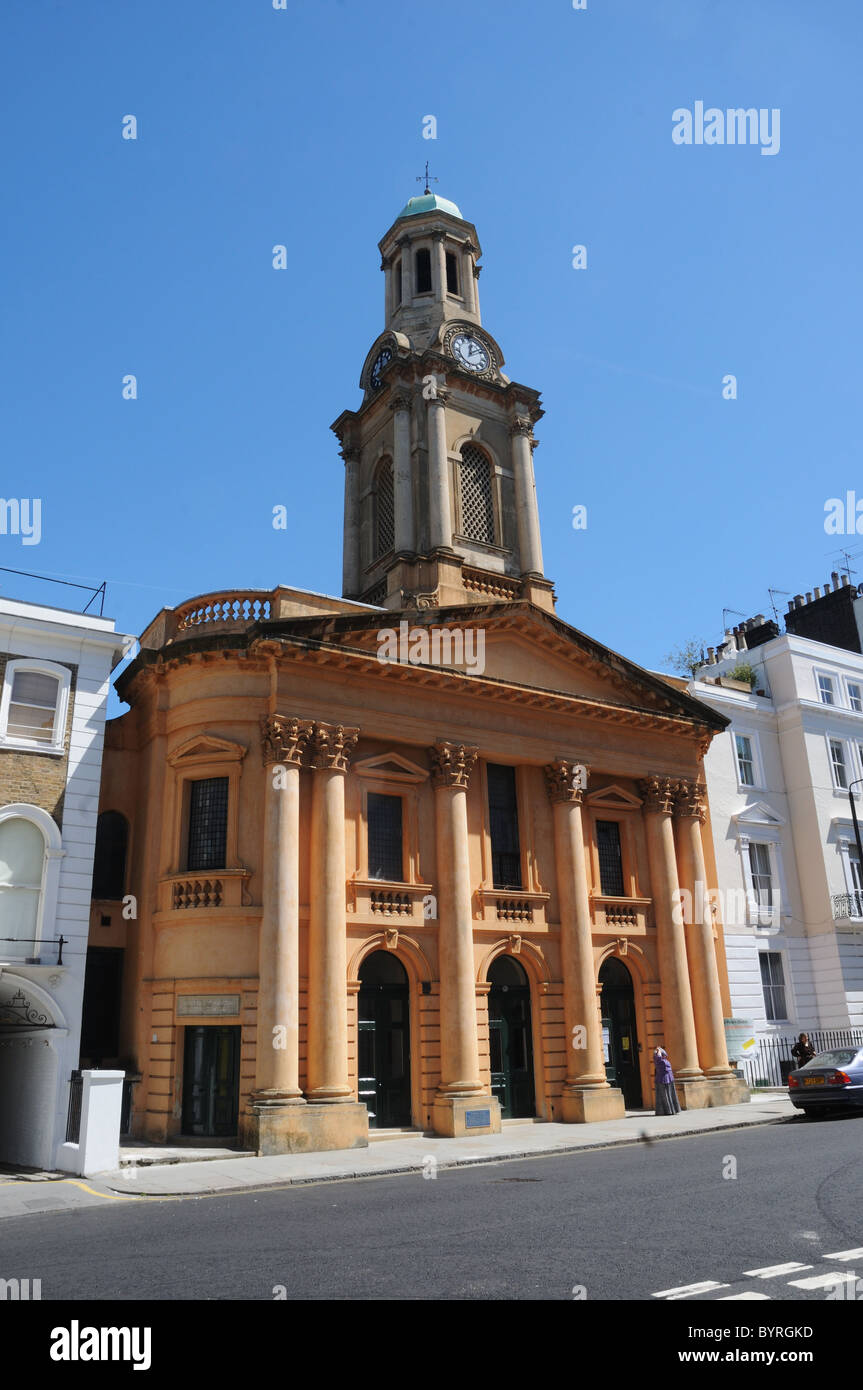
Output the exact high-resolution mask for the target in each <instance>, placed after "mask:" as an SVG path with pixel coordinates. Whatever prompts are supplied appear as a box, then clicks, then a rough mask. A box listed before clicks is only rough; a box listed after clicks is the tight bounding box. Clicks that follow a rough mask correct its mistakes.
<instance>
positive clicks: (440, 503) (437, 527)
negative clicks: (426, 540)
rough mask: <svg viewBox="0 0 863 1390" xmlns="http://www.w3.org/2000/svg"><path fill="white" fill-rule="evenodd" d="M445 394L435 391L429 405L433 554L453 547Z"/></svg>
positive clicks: (430, 510)
mask: <svg viewBox="0 0 863 1390" xmlns="http://www.w3.org/2000/svg"><path fill="white" fill-rule="evenodd" d="M447 399H448V392H446V391H444V390H442V389H441V388H440V387H438V390H437V395H435V396H432V398H431V400H430V401H429V403H428V446H429V512H430V516H429V529H430V533H431V534H430V540H431V548H432V550H437V549H440V548H441V547H442V546H445V547H447V549H449V548H450V547H451V546H452V531H453V527H452V503H451V502H450V490H449V458H448V456H447V447H446V402H447Z"/></svg>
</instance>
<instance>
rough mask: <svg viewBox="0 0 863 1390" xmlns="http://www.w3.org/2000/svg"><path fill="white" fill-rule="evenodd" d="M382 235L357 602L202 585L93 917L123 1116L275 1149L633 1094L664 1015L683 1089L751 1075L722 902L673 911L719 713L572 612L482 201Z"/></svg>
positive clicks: (119, 777) (696, 870)
mask: <svg viewBox="0 0 863 1390" xmlns="http://www.w3.org/2000/svg"><path fill="white" fill-rule="evenodd" d="M380 252H381V257H382V267H383V271H384V283H385V289H384V300H385V313H384V329H383V332H381V333H380V334H379V335H378V337H377V338H376V339H375V340H374V342H373V343H372V345H371V347H370V349H369V352H368V354H367V356H366V359H365V362H364V364H363V367H362V372H361V376H360V387H361V391H362V400H361V402H360V403H359V405H358V406H357V408H356V409H352V410H346V411H344V412H343V413H342V414H341V415H340V416H339V418H338V419H337V420H336V421H335V423H334V425H333V430H334V432H335V434H336V436H337V437H338V440H339V443H340V446H341V456H342V458H343V460H344V466H345V501H344V572H343V596H342V597H341V598H335V597H333V598H328V597H324V596H321V595H318V594H312V593H309V592H306V591H304V590H301V589H294V588H286V587H278V588H275V589H273V590H271V591H259V590H257V591H248V590H237V589H228V590H224V591H222V592H218V593H210V594H204V595H201V596H199V597H196V598H191V599H189V600H188V601H187V602H184V603H182V604H180V605H179V606H178V607H175V608H169V609H164V610H162V612H160V613H159V614H158V615H157V616H156V617H155V619H154V620H153V621H152V622H151V624H150V626H149V627H148V628H147V629H146V631H145V632H144V633H143V634H142V637H141V650H140V654H139V656H138V657H137V658H136V660H135V661H134V662H133V663H132V664H131V665H130V666H129V667H128V668H127V670H126V671H124V673H123V675H122V676H121V678H120V679H119V681H118V682H117V686H118V690H119V693H120V695H121V697H122V698H123V699H124V700H126V701H127V702H128V703H129V705H130V709H129V711H128V712H127V713H125V714H123V715H122V716H121V717H120V718H118V719H115V720H114V721H112V722H111V723H110V725H109V727H108V731H107V736H106V747H105V758H104V774H103V783H102V799H101V808H102V813H103V816H105V817H109V818H110V829H111V833H110V834H106V835H105V836H104V837H103V845H104V846H105V847H106V851H105V852H106V853H107V854H110V855H112V856H113V859H112V863H111V864H110V865H106V866H104V868H103V871H102V872H101V873H100V874H99V875H98V876H97V882H99V883H101V884H103V885H104V884H106V883H112V884H113V889H112V892H113V896H112V897H106V898H100V899H98V900H96V901H94V903H93V912H92V925H91V934H90V944H91V947H92V948H94V949H100V950H102V951H114V952H116V953H122V955H119V956H117V957H115V959H116V960H117V962H118V968H117V970H116V971H115V978H116V979H117V980H118V981H119V980H120V979H122V985H119V984H118V986H117V990H116V996H115V1000H114V1003H113V1005H111V1004H110V1001H106V1000H104V999H103V1001H102V1008H103V1013H104V1015H105V1017H106V1024H105V1027H106V1034H105V1036H106V1038H108V1037H112V1038H113V1037H116V1042H115V1043H114V1049H112V1048H111V1047H110V1046H108V1045H107V1044H106V1046H107V1047H108V1051H109V1052H110V1051H112V1050H115V1051H116V1057H117V1059H118V1060H122V1061H124V1062H125V1063H126V1066H127V1069H128V1071H129V1072H130V1074H134V1075H135V1076H136V1077H138V1078H139V1079H138V1080H137V1082H136V1084H135V1086H134V1088H133V1095H132V1110H131V1132H132V1133H133V1134H134V1135H135V1136H138V1137H145V1138H147V1139H151V1140H161V1141H165V1140H167V1139H173V1138H174V1137H175V1136H180V1135H188V1136H219V1135H221V1136H225V1137H231V1136H238V1138H239V1141H240V1142H241V1143H243V1144H244V1146H245V1147H247V1148H250V1149H254V1150H256V1151H257V1152H259V1153H277V1152H294V1151H302V1150H313V1149H331V1148H348V1147H355V1146H361V1145H364V1144H366V1143H367V1142H368V1137H369V1127H370V1126H371V1127H372V1128H373V1129H395V1128H413V1129H416V1130H426V1131H434V1132H435V1133H436V1134H438V1135H444V1136H454V1135H463V1134H468V1133H469V1134H472V1135H477V1136H481V1135H482V1134H488V1133H494V1132H496V1131H497V1130H499V1128H500V1125H501V1121H502V1119H507V1118H509V1119H529V1118H539V1119H545V1120H554V1121H563V1122H590V1121H595V1120H604V1119H608V1118H613V1117H616V1116H622V1115H623V1114H624V1111H625V1109H626V1108H638V1107H640V1106H641V1105H642V1104H644V1105H645V1106H646V1107H648V1108H652V1103H653V1098H652V1090H653V1075H652V1059H651V1054H652V1050H653V1048H654V1047H655V1046H656V1045H657V1044H658V1043H662V1045H663V1046H664V1047H665V1048H666V1050H667V1051H668V1053H669V1056H670V1058H671V1061H672V1064H673V1066H674V1071H675V1076H676V1078H677V1084H678V1093H679V1096H680V1100H681V1104H682V1105H683V1106H684V1107H686V1108H698V1107H703V1106H711V1105H722V1104H728V1103H732V1102H735V1101H739V1100H741V1099H746V1098H747V1097H748V1091H747V1090H746V1088H745V1086H743V1083H742V1082H741V1081H740V1080H739V1079H738V1077H737V1076H736V1075H735V1072H734V1071H733V1069H732V1068H731V1067H730V1066H729V1063H728V1057H727V1053H726V1047H725V1034H724V1024H723V1019H724V1016H726V1015H728V1014H729V1013H730V1007H729V997H728V980H727V969H726V961H725V951H724V945H723V934H722V925H721V922H720V921H719V920H718V917H717V916H716V915H715V914H714V915H713V917H712V918H711V920H708V921H706V922H689V921H686V920H685V915H686V914H683V913H682V912H681V910H680V894H681V889H688V890H689V892H690V893H692V892H693V890H694V889H695V885H696V883H698V882H700V883H701V884H702V885H707V886H708V888H709V887H710V886H712V885H713V884H714V883H715V866H714V858H713V848H712V839H711V836H710V834H709V826H707V825H706V824H705V822H706V817H707V806H706V799H705V794H704V772H703V759H704V754H705V752H706V750H707V748H708V746H709V744H710V741H711V739H712V738H713V736H714V735H715V734H716V733H717V732H719V731H721V730H722V729H724V728H725V727H726V724H727V721H726V720H725V719H724V718H723V716H722V715H720V714H718V713H716V712H715V711H713V710H712V709H710V708H709V707H708V706H706V705H705V704H703V703H701V702H700V701H699V700H697V699H695V698H693V697H692V696H691V695H689V694H687V692H686V691H685V689H683V688H680V684H681V683H678V685H675V684H673V683H671V682H669V681H666V680H663V679H662V678H660V677H658V676H655V675H653V674H651V673H649V672H647V671H645V670H643V669H642V668H640V667H639V666H637V665H635V664H634V663H632V662H630V661H627V660H626V659H625V658H624V657H622V656H619V655H617V654H616V653H615V652H613V651H610V650H609V649H608V648H607V647H604V646H603V645H602V644H601V643H600V642H597V641H596V640H594V639H593V638H590V637H587V636H585V635H584V633H582V632H580V631H578V630H576V629H575V628H573V627H570V626H569V625H568V624H567V623H565V622H564V621H562V619H561V618H559V617H558V616H557V614H556V612H555V598H554V591H553V586H552V583H551V581H550V580H549V579H548V577H547V576H546V575H545V572H544V568H543V560H542V545H541V536H540V526H539V514H538V509H537V497H536V486H535V482H534V465H533V450H534V447H535V445H536V442H537V441H536V439H535V435H534V431H535V428H536V425H537V422H538V421H539V420H540V418H541V417H542V414H543V412H542V409H541V405H540V397H539V394H538V392H537V391H536V390H534V389H533V388H532V387H529V386H523V385H521V384H519V383H516V382H513V381H511V380H510V379H509V377H507V376H506V375H505V373H504V371H503V367H504V357H503V353H502V351H501V348H500V346H499V345H498V343H497V342H496V341H495V339H494V338H493V337H492V335H491V333H490V332H489V331H488V329H487V328H486V327H485V325H484V324H483V322H482V317H481V313H480V304H479V294H478V277H479V265H478V261H479V258H480V254H481V253H480V246H479V240H478V237H477V233H476V229H475V227H474V226H473V225H472V223H470V222H468V221H466V220H465V218H464V217H463V216H462V214H461V212H460V211H459V209H458V208H457V207H456V206H455V204H453V203H451V202H448V201H447V200H446V199H444V198H441V197H438V196H436V195H434V194H432V193H430V192H429V191H428V189H427V190H426V192H425V194H424V195H423V196H420V197H415V198H411V199H410V201H409V202H408V203H407V205H406V206H405V207H404V208H403V209H402V211H401V212H400V213H399V215H398V217H397V218H396V219H395V221H394V223H393V225H392V226H391V227H390V229H389V231H388V232H387V233H386V235H385V236H384V237H383V240H382V241H381V242H380ZM707 915H708V916H710V914H707ZM111 1008H113V1009H114V1014H115V1020H114V1024H115V1026H114V1024H111V1022H110V1019H109V1018H108V1015H109V1014H110V1011H111ZM91 1032H92V1030H91ZM102 1060H103V1061H106V1062H107V1061H108V1060H111V1059H110V1058H109V1057H108V1056H107V1055H106V1056H103V1058H102Z"/></svg>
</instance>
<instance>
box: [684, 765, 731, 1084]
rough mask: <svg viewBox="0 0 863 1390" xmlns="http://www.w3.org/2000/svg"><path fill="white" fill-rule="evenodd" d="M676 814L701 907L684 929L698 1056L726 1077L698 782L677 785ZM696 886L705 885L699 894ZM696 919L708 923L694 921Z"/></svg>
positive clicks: (711, 1072)
mask: <svg viewBox="0 0 863 1390" xmlns="http://www.w3.org/2000/svg"><path fill="white" fill-rule="evenodd" d="M675 809H676V811H677V816H678V818H679V819H678V825H679V830H680V837H679V844H680V858H681V869H682V877H683V879H684V882H685V884H686V887H687V889H688V890H689V892H690V893H691V894H692V898H691V901H692V903H693V904H698V905H699V906H698V909H697V910H695V911H693V912H692V914H690V915H691V916H692V918H693V920H692V921H691V922H689V923H687V924H686V927H685V931H686V946H687V951H686V953H687V958H688V960H689V980H690V984H691V987H692V1002H693V1005H694V1009H695V1033H696V1037H697V1039H698V1055H699V1058H700V1059H701V1064H702V1066H703V1067H704V1071H705V1073H706V1075H707V1076H726V1075H729V1074H730V1073H731V1067H729V1065H728V1053H727V1050H726V1046H725V1024H724V1022H723V1017H722V995H721V993H720V988H719V969H718V967H717V964H716V950H715V948H714V944H713V921H712V917H711V913H710V909H709V908H708V907H706V906H705V899H706V897H707V893H708V889H707V868H706V865H705V862H704V844H703V842H702V839H701V827H702V825H703V824H704V821H705V819H706V814H707V812H706V804H705V795H704V788H703V787H702V786H700V785H699V783H698V782H693V781H681V782H678V784H677V799H676V803H675ZM698 884H701V889H700V891H699V889H698V886H697V885H698ZM696 917H701V918H706V919H707V920H705V921H695V920H694V919H695V918H696Z"/></svg>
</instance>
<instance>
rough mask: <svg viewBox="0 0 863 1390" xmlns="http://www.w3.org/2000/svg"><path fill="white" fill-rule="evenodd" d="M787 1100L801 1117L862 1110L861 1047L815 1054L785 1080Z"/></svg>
mask: <svg viewBox="0 0 863 1390" xmlns="http://www.w3.org/2000/svg"><path fill="white" fill-rule="evenodd" d="M788 1098H789V1100H790V1101H791V1104H792V1105H795V1106H796V1107H797V1109H798V1110H802V1111H803V1114H804V1115H816V1114H819V1113H820V1114H824V1113H825V1112H826V1111H828V1110H832V1109H836V1110H846V1109H848V1108H851V1107H854V1106H860V1107H861V1108H863V1047H836V1048H833V1049H832V1051H830V1052H817V1053H816V1054H815V1056H814V1057H813V1058H812V1061H811V1062H807V1063H806V1065H805V1067H797V1068H796V1070H794V1071H792V1072H791V1073H790V1075H789V1077H788Z"/></svg>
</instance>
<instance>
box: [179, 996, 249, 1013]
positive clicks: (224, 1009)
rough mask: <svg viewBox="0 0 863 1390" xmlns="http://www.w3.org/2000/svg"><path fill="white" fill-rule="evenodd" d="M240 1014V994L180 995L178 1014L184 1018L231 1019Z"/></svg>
mask: <svg viewBox="0 0 863 1390" xmlns="http://www.w3.org/2000/svg"><path fill="white" fill-rule="evenodd" d="M239 1012H240V996H239V994H180V995H178V997H177V1014H178V1015H179V1016H180V1017H181V1018H183V1017H186V1018H188V1017H189V1016H190V1015H191V1016H192V1017H194V1018H231V1017H232V1016H235V1015H236V1014H238V1013H239Z"/></svg>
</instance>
